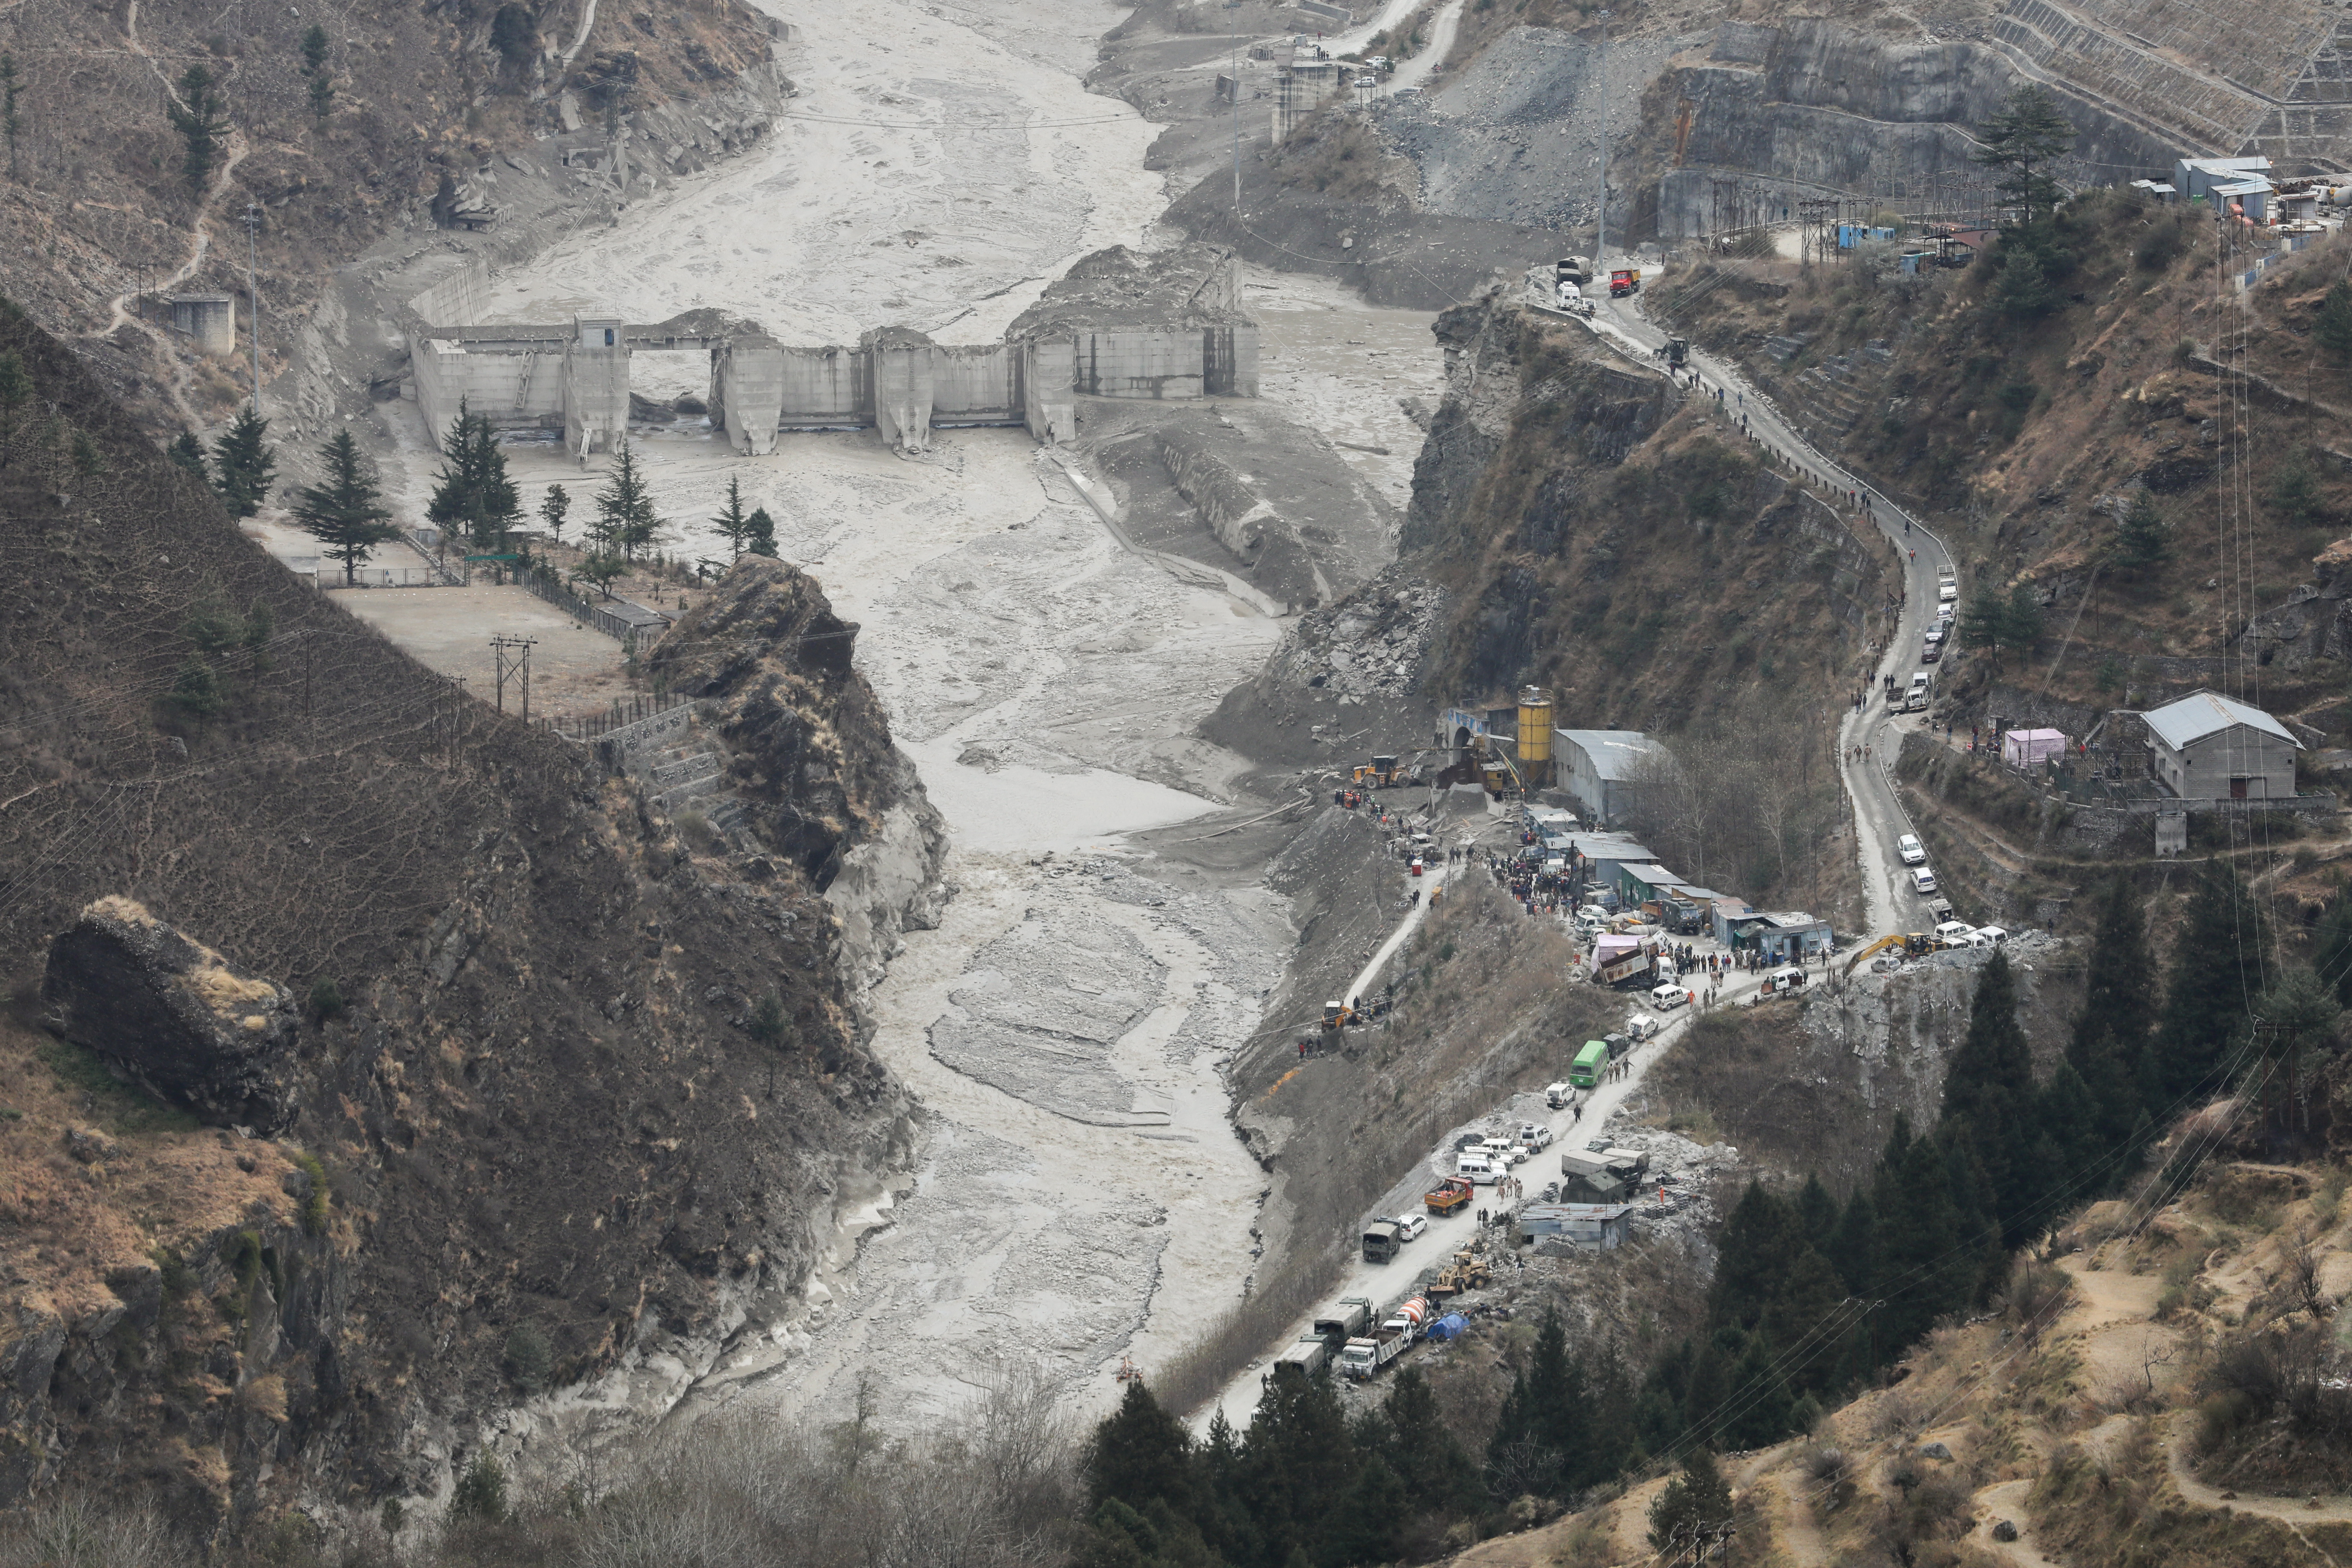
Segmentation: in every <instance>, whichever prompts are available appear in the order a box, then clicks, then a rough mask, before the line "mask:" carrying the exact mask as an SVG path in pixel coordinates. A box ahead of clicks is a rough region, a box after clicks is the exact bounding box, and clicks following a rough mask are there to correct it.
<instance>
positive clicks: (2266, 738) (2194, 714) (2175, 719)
mask: <svg viewBox="0 0 2352 1568" xmlns="http://www.w3.org/2000/svg"><path fill="white" fill-rule="evenodd" d="M2141 718H2142V720H2143V721H2145V722H2146V723H2147V749H2148V771H2149V772H2150V773H2154V774H2155V775H2156V777H2157V780H2158V782H2159V783H2160V784H2163V785H2164V786H2165V787H2166V788H2167V789H2169V790H2170V791H2171V792H2172V793H2173V794H2174V795H2179V797H2180V798H2181V799H2183V800H2291V799H2293V798H2294V754H2295V753H2296V752H2300V751H2301V750H2303V742H2300V741H2298V740H2296V739H2295V738H2294V735H2292V734H2290V733H2289V732H2288V731H2287V728H2286V726H2285V725H2284V724H2282V723H2280V722H2279V721H2277V720H2275V719H2273V718H2272V717H2271V716H2270V715H2269V714H2267V713H2265V712H2263V710H2261V709H2259V708H2250V707H2248V706H2247V705H2246V704H2244V703H2242V702H2239V701H2236V700H2232V699H2231V698H2227V697H2224V696H2222V695H2221V693H2220V692H2218V691H2192V692H2190V693H2189V695H2188V696H2186V697H2184V698H2182V699H2181V700H2179V701H2178V702H2168V703H2166V704H2165V705H2164V706H2163V707H2161V708H2158V709H2156V710H2153V711H2151V712H2148V713H2144V714H2142V715H2141Z"/></svg>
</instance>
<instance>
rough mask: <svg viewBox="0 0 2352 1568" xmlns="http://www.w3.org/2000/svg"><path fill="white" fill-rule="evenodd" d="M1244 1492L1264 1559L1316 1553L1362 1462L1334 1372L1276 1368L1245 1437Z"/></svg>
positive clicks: (1242, 1481) (1272, 1559) (1269, 1378)
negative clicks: (1330, 1377) (1320, 1373)
mask: <svg viewBox="0 0 2352 1568" xmlns="http://www.w3.org/2000/svg"><path fill="white" fill-rule="evenodd" d="M1242 1459H1243V1465H1242V1471H1241V1475H1240V1477H1239V1485H1240V1490H1241V1498H1242V1501H1243V1503H1244V1506H1245V1507H1246V1508H1247V1510H1248V1511H1249V1516H1250V1522H1251V1525H1252V1527H1253V1528H1254V1530H1255V1532H1256V1533H1257V1535H1258V1537H1259V1540H1260V1542H1262V1550H1263V1551H1264V1552H1265V1560H1267V1561H1270V1562H1276V1563H1281V1562H1286V1561H1287V1560H1288V1559H1289V1557H1290V1554H1291V1552H1292V1551H1293V1550H1294V1549H1297V1550H1303V1551H1307V1552H1312V1551H1313V1550H1314V1548H1315V1547H1316V1545H1317V1544H1318V1543H1319V1542H1321V1541H1322V1539H1323V1537H1324V1532H1325V1531H1326V1529H1327V1527H1328V1520H1329V1518H1330V1515H1331V1514H1332V1512H1333V1510H1336V1509H1337V1508H1339V1505H1340V1501H1341V1500H1342V1499H1343V1498H1344V1497H1345V1496H1346V1495H1347V1494H1348V1491H1349V1487H1350V1485H1351V1483H1353V1481H1354V1480H1355V1478H1356V1470H1357V1468H1358V1466H1359V1465H1360V1463H1361V1462H1362V1461H1361V1459H1360V1456H1359V1455H1358V1454H1357V1452H1356V1446H1355V1442H1354V1439H1353V1438H1352V1436H1350V1435H1349V1430H1348V1420H1347V1415H1346V1414H1345V1413H1344V1412H1343V1411H1342V1410H1341V1409H1340V1407H1339V1396H1338V1395H1337V1394H1334V1393H1333V1392H1332V1391H1331V1384H1330V1381H1329V1380H1328V1378H1309V1377H1307V1375H1306V1374H1305V1373H1301V1372H1300V1371H1299V1370H1298V1369H1297V1367H1295V1366H1276V1368H1275V1369H1274V1373H1273V1375H1271V1376H1270V1377H1268V1378H1267V1379H1266V1380H1265V1393H1264V1394H1260V1395H1259V1397H1258V1402H1257V1409H1256V1411H1255V1413H1254V1414H1253V1415H1251V1416H1250V1424H1249V1430H1248V1431H1247V1432H1246V1433H1244V1434H1243V1436H1242Z"/></svg>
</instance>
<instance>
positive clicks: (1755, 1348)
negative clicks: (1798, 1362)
mask: <svg viewBox="0 0 2352 1568" xmlns="http://www.w3.org/2000/svg"><path fill="white" fill-rule="evenodd" d="M1731 1387H1732V1394H1731V1403H1730V1406H1729V1408H1728V1409H1727V1410H1726V1411H1725V1412H1724V1414H1723V1415H1722V1417H1721V1425H1720V1427H1719V1429H1718V1431H1717V1434H1715V1435H1714V1436H1713V1437H1712V1438H1711V1440H1712V1441H1718V1442H1720V1443H1722V1444H1723V1446H1724V1447H1727V1448H1735V1449H1745V1448H1762V1447H1769V1446H1770V1445H1772V1444H1774V1443H1777V1442H1779V1441H1780V1439H1781V1438H1783V1437H1785V1436H1788V1435H1789V1411H1790V1407H1791V1406H1792V1405H1795V1404H1796V1397H1795V1396H1794V1395H1793V1394H1790V1392H1789V1385H1788V1384H1787V1383H1786V1382H1784V1381H1782V1379H1781V1376H1780V1371H1779V1369H1778V1368H1776V1367H1775V1366H1774V1365H1773V1360H1772V1352H1771V1347H1770V1346H1769V1345H1768V1344H1767V1343H1766V1342H1765V1339H1764V1336H1763V1335H1762V1334H1755V1335H1751V1336H1750V1337H1749V1339H1748V1348H1747V1350H1746V1351H1744V1352H1741V1354H1740V1357H1739V1364H1738V1368H1737V1369H1735V1370H1734V1371H1733V1373H1732V1374H1731Z"/></svg>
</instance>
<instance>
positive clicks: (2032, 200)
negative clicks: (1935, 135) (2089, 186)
mask: <svg viewBox="0 0 2352 1568" xmlns="http://www.w3.org/2000/svg"><path fill="white" fill-rule="evenodd" d="M1977 140H1978V142H1979V143H1980V145H1979V146H1978V148H1977V150H1976V151H1975V152H1973V153H1969V158H1970V159H1971V160H1972V161H1974V162H1975V163H1979V164H1980V165H1982V166H1983V167H1985V168H1988V169H1997V170H1999V171H2000V179H1999V181H1998V182H1997V183H1996V184H1995V187H1994V188H1995V189H1997V190H1998V191H1999V192H2000V196H2001V202H2002V205H2005V206H2008V207H2009V208H2011V209H2012V210H2013V211H2014V213H2015V214H2016V223H2017V226H2019V227H2030V226H2032V224H2033V222H2034V220H2035V219H2037V218H2039V217H2042V216H2044V215H2046V214H2048V213H2049V212H2051V211H2052V210H2053V209H2054V208H2055V207H2056V206H2057V205H2058V202H2059V199H2060V197H2061V195H2062V193H2061V192H2060V191H2059V189H2058V182H2057V181H2055V180H2053V179H2052V178H2051V177H2050V174H2049V165H2050V164H2051V163H2053V162H2054V161H2055V160H2056V159H2057V158H2058V157H2059V156H2060V155H2061V154H2063V153H2065V152H2066V151H2067V150H2068V149H2069V148H2071V147H2073V146H2074V123H2073V122H2072V121H2069V120H2068V119H2067V118H2066V117H2065V116H2064V115H2063V114H2061V113H2060V112H2059V111H2058V100H2056V99H2054V98H2053V97H2051V96H2050V91H2049V89H2047V88H2044V87H2042V85H2041V84H2040V83H2038V82H2028V83H2026V84H2025V85H2023V86H2021V87H2020V88H2018V89H2016V90H2015V91H2013V92H2011V94H2010V95H2009V97H2008V98H2007V99H2006V100H2003V101H2002V103H2001V106H2000V109H1999V110H1996V111H1994V113H1993V116H1992V118H1991V119H1990V120H1988V121H1985V122H1984V123H1983V124H1982V125H1979V126H1978V127H1977Z"/></svg>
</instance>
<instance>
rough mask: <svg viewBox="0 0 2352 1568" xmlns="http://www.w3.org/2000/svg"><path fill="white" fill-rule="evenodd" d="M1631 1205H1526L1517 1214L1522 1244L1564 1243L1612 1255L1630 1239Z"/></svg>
mask: <svg viewBox="0 0 2352 1568" xmlns="http://www.w3.org/2000/svg"><path fill="white" fill-rule="evenodd" d="M1632 1237H1633V1205H1631V1204H1529V1205H1528V1206H1527V1207H1525V1208H1523V1209H1521V1210H1520V1211H1519V1239H1520V1240H1521V1241H1522V1242H1532V1243H1538V1244H1539V1243H1542V1242H1547V1241H1549V1242H1555V1243H1557V1242H1566V1243H1568V1244H1570V1245H1571V1246H1575V1247H1589V1248H1591V1249H1593V1250H1595V1251H1600V1252H1613V1251H1615V1250H1616V1249H1617V1248H1618V1247H1622V1246H1623V1245H1624V1244H1625V1243H1626V1242H1627V1241H1628V1240H1630V1239H1631V1238H1632Z"/></svg>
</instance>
